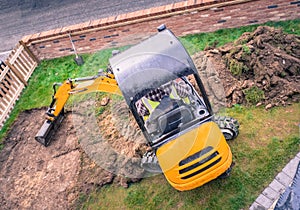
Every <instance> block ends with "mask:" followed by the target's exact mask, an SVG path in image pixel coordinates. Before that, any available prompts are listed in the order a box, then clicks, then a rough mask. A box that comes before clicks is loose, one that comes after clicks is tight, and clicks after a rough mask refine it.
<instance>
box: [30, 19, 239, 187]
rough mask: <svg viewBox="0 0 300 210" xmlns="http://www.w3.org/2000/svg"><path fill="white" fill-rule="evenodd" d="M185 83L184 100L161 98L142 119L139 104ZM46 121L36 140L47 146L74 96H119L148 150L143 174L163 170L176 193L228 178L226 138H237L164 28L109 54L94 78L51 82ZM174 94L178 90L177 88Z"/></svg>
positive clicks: (229, 121)
mask: <svg viewBox="0 0 300 210" xmlns="http://www.w3.org/2000/svg"><path fill="white" fill-rule="evenodd" d="M178 80H180V81H181V83H183V84H184V85H185V90H186V92H187V94H186V95H185V96H184V98H178V97H177V98H176V97H170V96H169V97H168V96H165V97H163V98H162V99H160V100H158V102H156V103H154V102H153V105H151V106H152V110H151V112H150V114H149V116H142V115H141V114H140V112H139V110H138V106H137V104H138V102H139V101H140V100H141V99H142V98H143V97H145V96H146V95H147V94H149V93H150V92H151V91H154V90H156V89H158V88H160V87H162V86H166V84H169V83H170V82H171V81H178ZM53 87H54V95H53V96H52V102H51V104H50V106H49V109H48V110H47V112H46V115H47V119H46V120H45V122H44V124H43V126H42V127H41V129H40V130H39V132H38V133H37V135H36V137H35V138H36V140H37V141H38V142H40V143H41V144H43V145H45V146H48V145H49V143H50V140H51V135H52V134H53V132H55V130H56V129H57V128H58V126H59V124H60V123H61V122H62V120H63V118H64V105H65V103H66V102H67V101H68V99H69V97H70V96H71V95H73V94H85V93H89V92H96V91H100V92H109V93H114V94H118V95H122V96H123V97H124V99H125V101H126V103H127V105H128V107H129V109H130V111H131V113H132V115H133V116H134V118H135V120H136V122H137V124H138V125H139V128H140V129H141V131H142V132H143V134H144V136H145V138H146V140H147V142H148V144H149V146H150V147H151V148H152V151H150V152H147V153H146V154H145V155H144V157H143V158H142V161H141V165H142V167H143V168H144V169H145V170H146V171H150V172H157V171H162V172H163V173H164V175H165V177H166V179H167V180H168V182H169V183H170V184H171V185H172V186H173V187H174V188H175V189H177V190H179V191H184V190H191V189H194V188H197V187H199V186H201V185H203V184H205V183H207V182H209V181H211V180H213V179H216V178H218V177H224V176H228V175H229V173H230V171H231V168H232V153H231V150H230V147H229V145H228V144H227V141H226V140H230V139H234V138H235V137H236V136H237V135H238V128H239V124H238V122H237V121H236V120H234V119H233V118H230V117H216V116H214V114H213V110H212V107H211V104H210V102H209V99H208V96H207V93H206V92H205V88H204V85H203V83H202V81H201V79H200V76H199V74H198V72H197V69H196V67H195V65H194V63H193V61H192V59H191V57H190V56H189V54H188V53H187V51H186V49H185V48H184V47H183V45H182V44H181V42H180V41H179V40H178V39H177V37H176V36H175V35H174V34H173V33H172V32H171V31H170V30H169V29H167V28H166V27H165V25H161V26H159V27H158V33H157V34H155V35H153V36H151V37H150V38H148V39H146V40H144V41H142V42H141V43H139V44H137V45H134V46H132V47H130V48H129V49H127V50H124V51H123V52H121V53H117V54H116V55H113V56H112V57H111V58H110V59H109V67H108V69H107V71H105V72H104V71H101V72H99V73H98V75H96V76H93V77H86V78H79V79H68V80H66V81H65V82H64V83H63V84H54V86H53ZM175 91H176V90H175Z"/></svg>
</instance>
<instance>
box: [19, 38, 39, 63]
mask: <svg viewBox="0 0 300 210" xmlns="http://www.w3.org/2000/svg"><path fill="white" fill-rule="evenodd" d="M19 43H20V45H22V46H23V47H24V50H25V51H26V52H27V53H28V54H29V55H30V57H31V58H32V59H33V60H34V61H35V62H36V63H39V59H38V58H37V57H36V56H35V55H34V54H33V53H32V52H31V50H29V48H28V47H27V45H26V44H25V43H24V42H23V41H22V40H21V41H19Z"/></svg>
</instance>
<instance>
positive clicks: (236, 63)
mask: <svg viewBox="0 0 300 210" xmlns="http://www.w3.org/2000/svg"><path fill="white" fill-rule="evenodd" d="M193 60H194V62H195V65H196V67H197V68H198V71H199V74H200V76H201V77H202V80H203V83H204V86H205V88H206V90H207V92H208V96H209V98H210V101H211V102H212V104H213V106H214V109H215V110H217V108H218V107H222V106H227V107H230V106H233V105H235V104H243V105H245V106H248V105H255V106H264V107H265V108H266V109H269V108H271V107H274V106H287V105H289V104H290V103H293V102H296V103H297V102H299V98H300V95H299V94H300V87H299V85H300V83H299V80H300V73H299V71H300V70H299V69H300V41H299V37H298V36H295V35H291V34H285V33H283V32H282V31H281V30H280V29H274V28H269V27H258V28H257V30H255V31H254V32H252V33H245V34H243V35H242V36H241V37H240V38H239V39H238V40H237V41H236V42H234V43H229V44H227V45H225V46H223V47H220V48H208V49H206V50H205V51H203V52H199V53H196V54H195V55H194V56H193ZM84 106H85V107H86V106H89V104H84ZM97 106H98V105H97ZM99 106H101V104H100V105H99ZM104 106H110V107H111V108H110V109H105V110H104V112H103V113H102V114H100V115H99V116H98V117H97V120H96V125H97V126H98V127H100V128H101V130H100V131H99V132H100V135H101V136H102V137H103V139H105V142H106V143H108V144H110V145H111V148H113V151H115V152H116V153H118V154H122V155H123V156H122V158H119V159H118V157H117V156H115V155H114V154H112V155H111V156H112V157H113V158H110V159H109V160H107V162H106V164H108V166H107V165H106V167H103V166H102V167H100V166H99V165H100V164H98V163H97V160H96V159H94V158H91V154H94V153H95V152H98V153H99V152H100V153H103V154H104V153H105V152H107V151H105V149H101V141H94V140H93V139H89V138H88V137H87V138H86V142H88V143H87V144H84V146H82V141H81V142H80V143H79V138H81V136H87V135H85V134H86V133H89V132H91V133H93V132H94V131H93V129H92V127H91V126H86V125H87V124H88V123H89V122H88V120H84V121H83V120H82V119H83V116H82V115H80V114H78V113H76V112H73V113H72V112H70V111H69V112H67V113H66V115H65V120H64V121H63V123H62V125H61V126H60V128H59V130H58V131H57V132H56V133H55V135H54V136H53V138H52V142H51V144H50V146H48V147H44V146H43V145H41V144H39V143H38V142H37V141H35V139H34V136H35V134H36V133H37V131H38V130H39V128H40V126H41V125H42V123H43V121H44V117H43V116H44V113H45V109H32V110H28V111H24V112H22V113H21V114H20V115H19V117H18V118H17V120H16V121H15V122H14V124H13V125H12V127H11V130H10V131H9V133H8V135H7V136H6V138H5V140H4V148H3V150H2V151H1V153H0V183H1V184H0V206H1V209H70V208H73V207H74V206H76V202H77V201H78V197H79V195H80V194H82V193H83V194H86V193H89V192H90V191H92V190H94V189H99V188H101V187H102V186H103V185H105V184H111V183H114V184H118V185H121V186H124V187H128V184H129V183H130V182H137V181H139V180H140V178H141V177H142V176H143V173H144V171H143V170H142V169H139V168H138V170H136V171H135V173H137V174H135V177H136V178H128V173H132V171H129V172H128V171H127V170H126V168H127V169H128V167H127V166H128V164H129V165H130V166H132V165H134V164H137V163H138V162H139V159H140V157H141V156H142V154H143V153H144V152H145V151H146V150H147V149H149V148H148V147H147V145H146V143H145V140H144V138H143V136H142V134H141V132H140V131H139V130H138V128H137V125H136V124H135V123H134V122H133V118H132V116H131V115H130V113H129V112H128V110H127V108H126V107H124V104H118V103H117V104H115V105H113V103H112V102H111V101H110V102H108V105H107V104H105V105H104ZM114 113H119V114H120V115H121V116H123V117H122V119H121V121H120V120H119V119H117V118H116V117H115V115H114ZM86 116H91V115H86ZM86 116H85V118H86ZM87 118H88V117H87ZM74 121H76V122H82V124H81V127H87V129H86V130H85V129H81V130H78V127H80V126H75V125H74V123H73V122H74ZM87 148H89V150H88V151H90V153H89V154H87V152H86V151H87ZM94 148H98V150H97V151H96V150H95V149H94ZM99 148H100V150H99ZM116 164H118V166H119V167H118V168H120V171H118V173H119V174H121V175H124V176H118V175H115V173H114V172H115V171H114V170H107V169H109V168H110V167H111V166H114V165H116ZM103 168H105V169H103ZM124 177H127V178H124Z"/></svg>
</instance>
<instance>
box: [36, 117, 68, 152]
mask: <svg viewBox="0 0 300 210" xmlns="http://www.w3.org/2000/svg"><path fill="white" fill-rule="evenodd" d="M63 119H64V114H63V112H62V113H61V114H59V115H58V117H57V118H56V119H55V120H54V121H51V120H45V122H44V124H43V125H42V127H41V129H40V130H39V132H38V133H37V135H36V136H35V140H37V141H38V142H40V143H41V144H42V145H44V146H46V147H47V146H48V145H49V144H50V142H51V137H52V135H53V134H55V132H56V131H57V129H58V128H59V126H60V124H61V122H62V121H63Z"/></svg>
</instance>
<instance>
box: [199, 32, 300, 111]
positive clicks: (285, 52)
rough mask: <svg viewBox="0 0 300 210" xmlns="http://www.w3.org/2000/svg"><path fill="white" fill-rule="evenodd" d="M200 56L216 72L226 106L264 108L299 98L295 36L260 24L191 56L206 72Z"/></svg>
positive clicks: (299, 52) (299, 41) (299, 54)
mask: <svg viewBox="0 0 300 210" xmlns="http://www.w3.org/2000/svg"><path fill="white" fill-rule="evenodd" d="M203 58H206V59H207V60H208V61H209V63H210V65H211V66H213V68H214V69H215V71H216V72H217V77H218V79H219V81H221V82H222V86H223V87H224V93H225V96H224V97H225V98H226V105H227V106H229V107H230V106H232V105H234V104H245V105H249V104H251V105H257V106H259V105H264V106H265V107H266V108H267V109H268V108H271V107H273V106H278V105H283V106H284V105H287V104H290V103H291V102H299V100H300V37H299V36H295V35H291V34H285V33H283V32H282V30H281V29H275V28H271V27H267V26H260V27H258V28H257V29H256V30H255V31H254V32H252V33H250V32H249V33H244V34H243V35H242V36H241V37H240V38H239V39H238V40H237V41H235V42H234V43H229V44H227V45H225V46H223V47H220V48H216V49H207V50H206V51H204V52H201V53H199V54H197V55H195V57H194V60H195V64H196V66H197V67H198V68H199V67H201V66H202V71H206V72H209V69H207V68H203V66H204V67H206V66H205V65H204V64H203ZM220 61H221V62H220ZM251 90H252V93H251ZM253 90H255V91H253ZM219 91H220V90H219ZM259 93H261V94H262V95H261V97H259Z"/></svg>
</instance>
